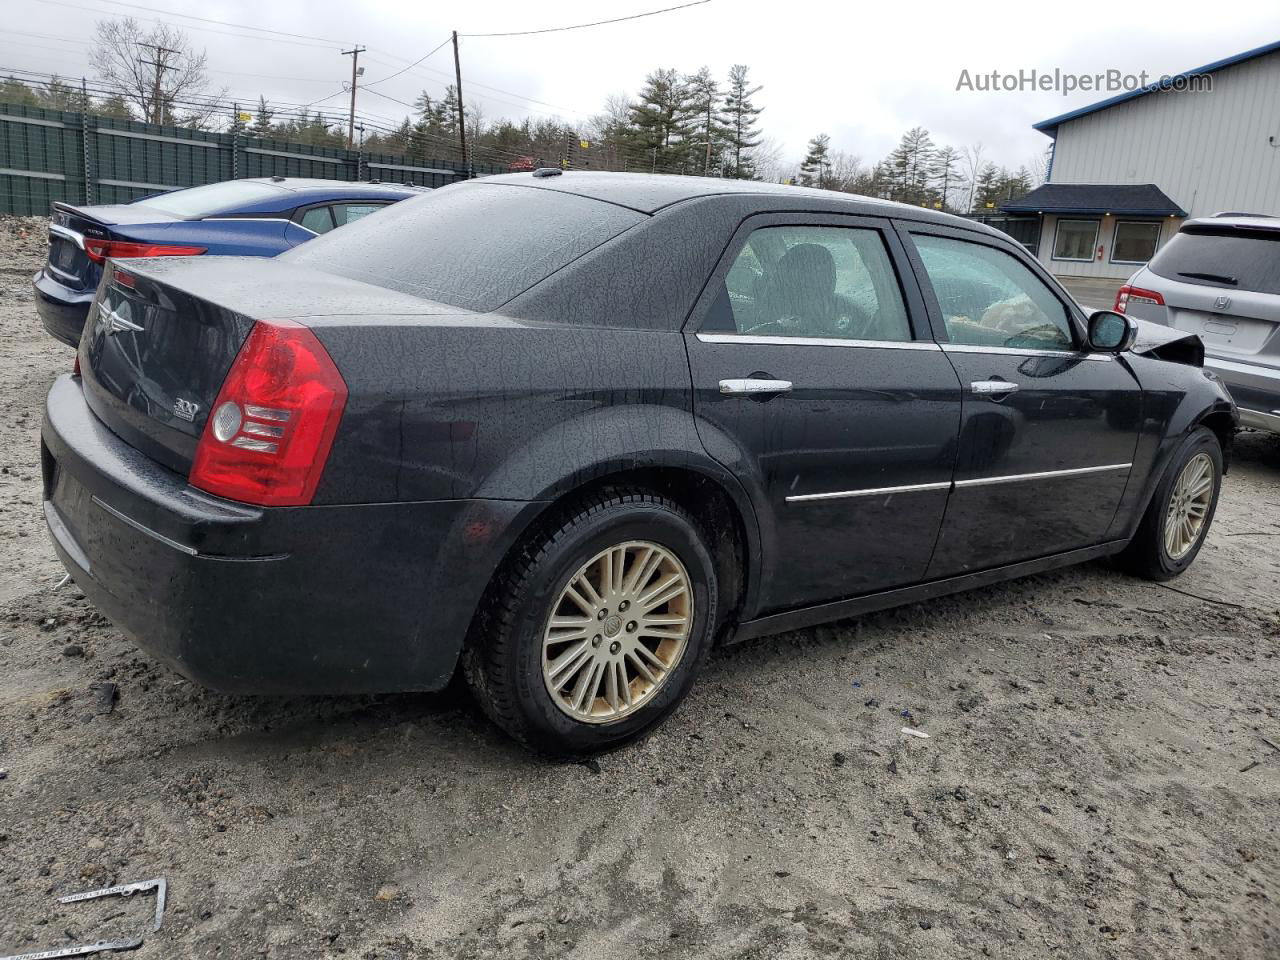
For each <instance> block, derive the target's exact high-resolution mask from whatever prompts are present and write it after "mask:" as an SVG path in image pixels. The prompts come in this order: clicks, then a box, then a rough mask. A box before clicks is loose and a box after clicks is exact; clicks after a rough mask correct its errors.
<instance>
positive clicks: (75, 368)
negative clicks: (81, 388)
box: [71, 348, 80, 377]
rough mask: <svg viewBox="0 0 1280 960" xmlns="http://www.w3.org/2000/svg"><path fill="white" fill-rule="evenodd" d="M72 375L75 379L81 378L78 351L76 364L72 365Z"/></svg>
mask: <svg viewBox="0 0 1280 960" xmlns="http://www.w3.org/2000/svg"><path fill="white" fill-rule="evenodd" d="M71 375H72V376H73V377H78V376H80V350H79V349H78V348H77V350H76V362H75V363H73V364H72V365H71Z"/></svg>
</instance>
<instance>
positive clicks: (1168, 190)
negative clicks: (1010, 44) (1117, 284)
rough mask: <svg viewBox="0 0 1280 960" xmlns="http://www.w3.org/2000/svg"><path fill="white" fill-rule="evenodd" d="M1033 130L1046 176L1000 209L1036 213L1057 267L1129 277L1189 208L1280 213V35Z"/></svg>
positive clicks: (1043, 245)
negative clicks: (1041, 144)
mask: <svg viewBox="0 0 1280 960" xmlns="http://www.w3.org/2000/svg"><path fill="white" fill-rule="evenodd" d="M1193 78H1203V79H1200V80H1194V79H1193ZM1035 129H1037V130H1039V131H1040V132H1041V133H1044V134H1046V135H1047V136H1049V137H1051V138H1052V139H1053V153H1052V161H1051V163H1050V165H1049V176H1048V179H1047V182H1046V183H1045V184H1044V185H1043V186H1041V187H1038V188H1036V189H1035V190H1033V191H1031V193H1029V194H1027V196H1026V197H1024V198H1022V199H1021V200H1017V201H1012V202H1006V203H1002V204H1001V205H1000V209H1001V210H1002V211H1003V212H1004V213H1005V214H1007V215H1014V216H1025V217H1029V218H1036V219H1037V221H1038V224H1039V232H1038V236H1039V243H1038V244H1037V245H1036V247H1035V249H1036V253H1037V256H1038V257H1039V258H1040V260H1041V262H1043V263H1044V264H1045V266H1046V267H1047V268H1048V269H1049V270H1051V271H1052V272H1053V273H1055V274H1058V275H1059V276H1068V277H1114V278H1117V279H1123V278H1126V277H1128V276H1130V275H1131V274H1132V273H1133V272H1134V271H1136V270H1137V269H1138V267H1139V266H1141V265H1142V264H1143V263H1145V262H1146V261H1147V260H1148V259H1150V258H1151V256H1152V255H1153V254H1154V253H1155V251H1156V250H1157V249H1158V248H1159V246H1160V245H1161V244H1163V243H1165V242H1166V241H1167V240H1168V239H1169V238H1170V237H1172V236H1173V235H1174V233H1176V232H1177V229H1178V226H1179V225H1180V224H1181V223H1182V221H1183V219H1184V218H1186V217H1187V216H1192V217H1200V216H1209V215H1212V214H1214V213H1220V212H1224V211H1238V212H1247V213H1261V214H1270V215H1273V216H1280V42H1276V43H1271V44H1268V45H1266V46H1263V47H1258V48H1256V49H1254V50H1249V51H1246V52H1244V53H1241V54H1238V55H1236V56H1234V57H1228V58H1227V59H1225V60H1219V61H1217V62H1215V63H1211V64H1206V65H1205V66H1203V67H1198V68H1196V69H1194V70H1189V71H1187V72H1186V73H1184V74H1179V75H1178V77H1174V78H1169V79H1168V80H1166V81H1165V82H1163V83H1160V84H1153V85H1151V86H1149V87H1144V88H1143V89H1141V90H1136V91H1133V92H1131V93H1125V94H1122V95H1120V96H1117V97H1112V98H1110V99H1109V100H1103V101H1101V102H1099V103H1095V104H1092V105H1090V106H1087V107H1082V108H1080V109H1079V110H1073V111H1071V112H1070V113H1065V114H1062V115H1061V116H1058V117H1052V118H1050V119H1048V120H1045V121H1042V122H1041V123H1037V124H1036V125H1035Z"/></svg>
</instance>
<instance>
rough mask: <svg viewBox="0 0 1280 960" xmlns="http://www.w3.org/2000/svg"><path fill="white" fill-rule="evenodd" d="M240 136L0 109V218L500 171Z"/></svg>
mask: <svg viewBox="0 0 1280 960" xmlns="http://www.w3.org/2000/svg"><path fill="white" fill-rule="evenodd" d="M505 172H506V170H505V168H503V167H500V166H494V165H492V164H473V165H472V168H471V169H470V170H468V169H467V168H466V167H465V166H464V165H462V164H460V163H458V162H456V161H449V160H422V159H419V158H408V157H401V156H395V155H390V154H369V153H363V152H362V151H359V150H343V149H336V148H334V147H313V146H309V145H307V144H300V143H289V142H286V141H280V140H261V139H258V138H256V137H249V136H245V135H244V134H229V133H208V132H205V131H203V130H190V129H188V128H186V127H171V126H163V125H160V124H154V123H140V122H138V121H136V120H121V119H118V118H115V117H100V116H96V115H93V114H80V113H73V112H67V111H63V110H44V109H41V108H39V107H27V106H20V105H17V104H6V103H0V214H3V213H13V214H24V215H26V214H44V213H48V212H49V204H50V203H52V202H53V201H55V200H61V201H64V202H67V203H72V204H76V205H80V204H87V203H127V202H128V201H130V200H136V199H138V198H139V197H143V196H146V195H147V194H151V193H158V192H160V191H163V190H172V189H174V188H177V187H194V186H199V185H200V184H203V183H215V182H217V181H219V180H230V179H235V178H238V177H275V176H279V177H320V178H323V179H326V180H382V181H385V182H393V183H416V184H419V185H420V186H427V187H442V186H444V185H445V184H447V183H453V182H455V181H457V180H460V179H465V178H466V177H467V176H468V175H470V176H488V175H490V174H494V173H505Z"/></svg>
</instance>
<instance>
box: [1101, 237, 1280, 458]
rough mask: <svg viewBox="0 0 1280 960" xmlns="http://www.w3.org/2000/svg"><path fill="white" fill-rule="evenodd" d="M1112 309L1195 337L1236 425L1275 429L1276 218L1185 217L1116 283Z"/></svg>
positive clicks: (1278, 426) (1279, 359) (1279, 347)
mask: <svg viewBox="0 0 1280 960" xmlns="http://www.w3.org/2000/svg"><path fill="white" fill-rule="evenodd" d="M1115 309H1116V310H1117V311H1118V312H1120V313H1127V314H1128V315H1129V316H1132V317H1137V318H1139V319H1141V320H1152V321H1155V322H1156V323H1162V324H1164V325H1166V326H1170V327H1176V328H1177V329H1179V330H1186V331H1189V332H1191V333H1197V334H1199V335H1200V339H1201V340H1203V341H1204V350H1205V366H1206V367H1208V368H1209V369H1210V370H1212V371H1214V372H1215V373H1217V374H1218V376H1220V377H1222V379H1223V380H1224V381H1225V382H1226V384H1227V386H1228V387H1229V388H1230V390H1231V395H1232V397H1234V398H1235V401H1236V403H1237V404H1238V405H1239V407H1240V422H1241V425H1242V426H1246V427H1257V428H1259V429H1262V430H1270V431H1272V432H1273V433H1280V333H1278V332H1277V331H1280V218H1276V217H1269V216H1262V215H1258V214H1242V213H1220V214H1217V215H1215V216H1212V217H1204V218H1200V219H1196V220H1188V221H1187V222H1186V223H1184V224H1183V225H1182V229H1181V230H1179V231H1178V233H1177V234H1176V235H1175V236H1174V237H1173V239H1172V240H1170V241H1169V242H1168V243H1167V244H1165V245H1164V246H1163V247H1162V248H1161V249H1160V251H1159V252H1158V253H1157V254H1156V255H1155V257H1153V258H1152V260H1151V262H1150V263H1148V264H1147V265H1146V266H1145V267H1142V268H1141V269H1140V270H1138V272H1137V273H1135V274H1134V275H1133V276H1132V277H1130V278H1129V281H1128V283H1126V284H1125V285H1124V286H1123V287H1121V288H1120V291H1119V293H1117V294H1116V306H1115Z"/></svg>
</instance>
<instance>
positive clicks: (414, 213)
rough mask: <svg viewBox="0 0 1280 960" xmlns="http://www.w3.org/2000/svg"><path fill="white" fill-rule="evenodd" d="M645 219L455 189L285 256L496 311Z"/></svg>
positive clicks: (510, 190) (515, 191) (577, 200)
mask: <svg viewBox="0 0 1280 960" xmlns="http://www.w3.org/2000/svg"><path fill="white" fill-rule="evenodd" d="M644 219H646V217H645V216H644V215H643V214H640V213H637V212H635V211H634V210H628V209H626V208H624V207H618V206H614V205H613V204H610V203H604V202H602V201H599V200H591V199H588V198H586V197H580V196H575V195H572V194H567V193H560V192H557V191H554V190H543V189H536V188H530V187H519V186H514V185H512V186H507V185H504V184H485V183H483V182H476V183H467V184H454V185H451V186H448V187H444V188H442V189H439V190H433V191H432V192H431V193H429V194H427V195H426V196H422V197H413V198H411V199H409V200H402V201H401V202H400V203H397V204H396V205H395V206H393V207H390V208H388V209H387V210H384V211H383V212H381V213H379V214H378V215H377V216H376V217H368V218H366V219H364V220H360V221H358V222H356V223H353V224H351V226H348V227H343V228H342V229H341V230H334V231H333V232H332V233H327V234H325V235H324V236H323V237H318V238H316V239H315V240H311V241H309V242H308V243H305V244H303V245H302V246H300V247H297V248H295V249H293V250H290V251H289V252H288V253H284V254H281V259H285V260H290V261H292V262H294V263H299V264H304V265H305V266H308V267H313V268H316V269H319V270H325V271H327V272H329V273H336V274H339V275H340V276H344V277H350V278H351V279H353V280H361V281H364V282H365V283H371V284H374V285H376V286H379V287H386V288H388V289H390V290H396V291H399V292H400V293H407V294H410V295H412V296H416V297H422V298H423V299H425V300H436V301H439V302H440V303H447V304H450V305H452V306H455V307H463V308H464V309H467V310H476V311H480V312H486V311H489V310H495V309H497V308H498V307H500V306H502V305H503V304H504V303H506V302H507V301H508V300H511V299H512V298H513V297H516V296H518V295H520V294H521V293H523V292H524V291H525V290H528V289H529V288H530V287H532V286H533V285H534V284H535V283H537V282H538V281H539V280H543V279H545V278H546V277H549V276H551V274H553V273H555V272H556V271H557V270H559V269H560V268H561V267H563V266H565V265H566V264H568V263H569V262H570V261H572V260H575V259H576V258H578V257H580V256H582V254H584V253H586V252H587V251H588V250H591V249H592V248H594V247H597V246H599V245H600V244H602V243H604V242H605V241H606V240H610V239H612V238H613V237H616V236H617V235H618V234H620V233H622V232H623V231H624V230H626V229H627V228H629V227H632V226H634V225H635V224H637V223H639V222H640V221H641V220H644Z"/></svg>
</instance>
